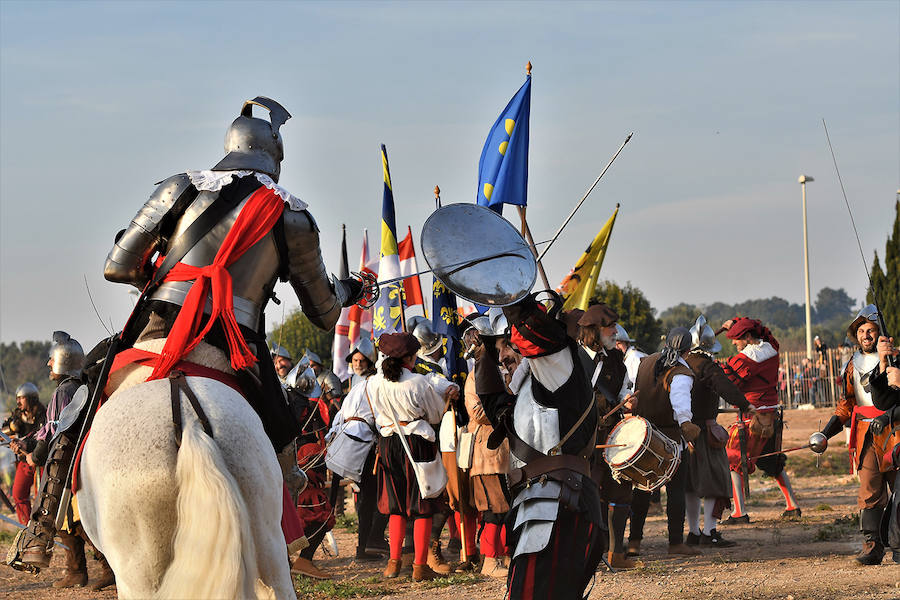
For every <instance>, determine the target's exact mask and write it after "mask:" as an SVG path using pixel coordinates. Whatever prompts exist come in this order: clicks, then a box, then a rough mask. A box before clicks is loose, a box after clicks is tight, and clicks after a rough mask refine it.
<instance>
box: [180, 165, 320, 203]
mask: <svg viewBox="0 0 900 600" xmlns="http://www.w3.org/2000/svg"><path fill="white" fill-rule="evenodd" d="M250 174H253V175H255V176H256V179H257V180H258V181H259V182H260V183H261V184H263V185H264V186H266V187H267V188H268V189H270V190H272V191H273V192H275V193H276V194H278V197H279V198H281V199H282V200H284V201H285V203H287V205H288V206H289V207H290V209H291V210H296V211H300V210H306V207H307V204H306V202H304V201H303V200H301V199H300V198H298V197H297V196H295V195H293V194H292V193H290V192H289V191H287V190H286V189H284V188H283V187H281V186H280V185H278V184H277V183H275V181H273V180H272V178H271V177H269V176H268V175H266V174H265V173H257V172H256V171H210V170H206V171H188V172H187V176H188V177H190V178H191V183H192V184H193V185H194V187H195V188H197V189H198V190H200V191H201V192H218V191H219V190H221V189H222V188H223V187H225V186H226V185H228V184H229V183H231V181H232V179H234V178H235V177H238V178H241V177H246V176H247V175H250Z"/></svg>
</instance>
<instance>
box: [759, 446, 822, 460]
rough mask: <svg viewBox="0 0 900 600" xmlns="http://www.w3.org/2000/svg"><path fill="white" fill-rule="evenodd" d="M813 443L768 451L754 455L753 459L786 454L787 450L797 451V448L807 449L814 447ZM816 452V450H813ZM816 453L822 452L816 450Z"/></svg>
mask: <svg viewBox="0 0 900 600" xmlns="http://www.w3.org/2000/svg"><path fill="white" fill-rule="evenodd" d="M812 447H813V445H812V444H803V445H802V446H796V447H794V448H787V449H785V450H776V451H775V452H766V453H765V454H760V455H759V456H754V457H753V460H756V459H757V458H764V457H766V456H775V455H776V454H784V453H785V452H796V451H797V450H805V449H807V448H812ZM813 452H815V450H813ZM816 454H821V452H816Z"/></svg>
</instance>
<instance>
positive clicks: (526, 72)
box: [525, 60, 531, 77]
mask: <svg viewBox="0 0 900 600" xmlns="http://www.w3.org/2000/svg"><path fill="white" fill-rule="evenodd" d="M525 74H526V75H528V76H529V77H531V61H530V60H529V61H528V64H527V65H525Z"/></svg>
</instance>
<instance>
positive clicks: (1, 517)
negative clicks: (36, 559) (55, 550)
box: [0, 515, 70, 550]
mask: <svg viewBox="0 0 900 600" xmlns="http://www.w3.org/2000/svg"><path fill="white" fill-rule="evenodd" d="M0 521H3V522H5V523H9V524H10V525H12V526H13V527H16V528H18V529H21V530H22V531H24V532H25V533H27V534H28V535H30V536H32V537H37V536H36V535H34V534H33V533H31V532H29V531H28V530H27V529H25V526H24V525H22V524H21V523H19V522H18V521H13V520H12V519H10V518H9V517H7V516H4V515H0ZM53 543H54V544H56V545H57V546H59V547H60V548H65V549H66V550H69V549H70V548H69V547H68V546H66V545H65V544H63V543H62V542H57V541H56V540H53Z"/></svg>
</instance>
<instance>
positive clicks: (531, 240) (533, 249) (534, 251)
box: [516, 206, 552, 290]
mask: <svg viewBox="0 0 900 600" xmlns="http://www.w3.org/2000/svg"><path fill="white" fill-rule="evenodd" d="M516 208H517V209H518V210H519V218H521V219H522V226H521V229H522V235H523V236H525V239H526V240H527V241H528V245H529V246H530V247H531V253H532V254H533V255H534V258H535V259H536V260H537V268H538V273H540V274H541V281H542V282H544V289H546V290H549V289H552V288H551V287H550V282H549V281H548V280H547V273H546V272H545V271H544V263H543V262H541V260H540V259H539V258H538V253H537V247H536V246H535V245H534V238H533V237H531V228H530V227H528V221H526V220H525V211H526V210H527V208H528V207H526V206H516Z"/></svg>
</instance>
